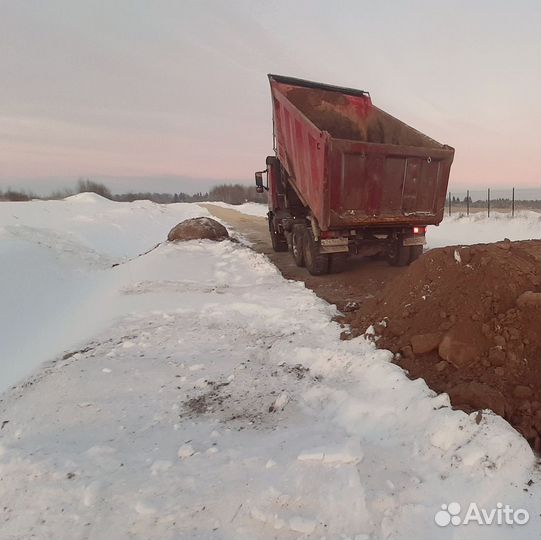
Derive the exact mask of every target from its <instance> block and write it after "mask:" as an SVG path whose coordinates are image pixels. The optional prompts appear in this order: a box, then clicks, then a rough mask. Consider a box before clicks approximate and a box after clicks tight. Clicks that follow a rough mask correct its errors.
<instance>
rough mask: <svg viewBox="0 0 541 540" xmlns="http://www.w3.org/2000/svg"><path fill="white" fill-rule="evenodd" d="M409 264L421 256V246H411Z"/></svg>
mask: <svg viewBox="0 0 541 540" xmlns="http://www.w3.org/2000/svg"><path fill="white" fill-rule="evenodd" d="M410 250H411V255H410V262H413V261H416V260H417V259H418V258H419V257H420V256H421V255H422V254H423V246H411V248H410Z"/></svg>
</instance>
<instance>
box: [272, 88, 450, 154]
mask: <svg viewBox="0 0 541 540" xmlns="http://www.w3.org/2000/svg"><path fill="white" fill-rule="evenodd" d="M282 91H283V92H284V94H285V95H286V96H287V98H288V99H289V101H291V103H293V105H295V107H297V109H299V110H300V111H301V112H302V113H303V114H304V115H305V116H306V117H307V118H308V119H309V120H310V121H311V122H312V123H313V124H315V125H316V126H317V127H318V128H319V129H321V130H323V131H328V132H329V133H330V135H331V136H332V137H334V138H336V139H349V140H355V141H364V142H369V143H378V144H395V145H404V146H420V147H424V148H441V144H439V143H437V142H436V141H434V140H432V139H431V138H430V137H427V136H426V135H423V134H422V133H420V132H418V131H417V130H415V129H413V128H412V127H410V126H408V125H407V124H405V123H404V122H401V121H400V120H397V119H396V118H394V117H393V116H391V115H390V114H387V113H386V112H384V111H382V110H381V109H378V108H377V107H375V106H374V105H372V104H371V103H370V101H369V100H367V98H366V97H364V96H354V95H347V94H340V93H337V92H331V91H328V90H314V89H309V90H307V89H306V88H299V87H291V86H287V85H283V86H282Z"/></svg>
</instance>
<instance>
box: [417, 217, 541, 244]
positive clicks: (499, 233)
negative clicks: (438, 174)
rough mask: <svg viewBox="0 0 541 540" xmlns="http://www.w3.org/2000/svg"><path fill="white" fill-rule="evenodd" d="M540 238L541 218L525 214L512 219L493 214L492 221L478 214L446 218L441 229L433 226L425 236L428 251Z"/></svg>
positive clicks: (440, 226)
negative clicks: (462, 245)
mask: <svg viewBox="0 0 541 540" xmlns="http://www.w3.org/2000/svg"><path fill="white" fill-rule="evenodd" d="M505 238H509V240H531V239H534V238H541V214H540V213H538V212H531V211H528V210H522V211H520V212H517V213H516V214H515V217H511V214H510V213H509V212H507V213H505V212H493V213H491V215H490V217H487V216H486V214H484V213H482V212H479V213H476V214H470V216H465V215H461V214H458V215H455V216H453V215H452V216H445V218H444V219H443V221H442V223H441V224H440V225H439V226H438V227H434V226H430V227H428V231H427V233H426V239H427V244H428V247H429V248H436V247H443V246H450V245H457V244H464V245H470V244H477V243H488V242H499V241H501V240H504V239H505Z"/></svg>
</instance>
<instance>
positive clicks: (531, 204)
mask: <svg viewBox="0 0 541 540" xmlns="http://www.w3.org/2000/svg"><path fill="white" fill-rule="evenodd" d="M468 199H469V200H468ZM468 203H469V206H470V208H486V206H487V201H486V200H476V201H473V200H472V198H471V197H464V198H463V199H461V198H460V197H455V196H454V195H453V196H451V204H452V205H454V206H462V205H463V206H466V205H467V204H468ZM511 204H512V201H511V199H509V198H504V197H498V198H496V199H490V206H491V208H494V209H508V208H511ZM515 208H527V209H530V210H541V201H539V200H520V199H515Z"/></svg>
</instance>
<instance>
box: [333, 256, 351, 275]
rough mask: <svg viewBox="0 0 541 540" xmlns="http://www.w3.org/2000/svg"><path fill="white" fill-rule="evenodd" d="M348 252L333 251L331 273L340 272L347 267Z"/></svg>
mask: <svg viewBox="0 0 541 540" xmlns="http://www.w3.org/2000/svg"><path fill="white" fill-rule="evenodd" d="M347 260H348V254H347V253H331V255H330V261H329V273H330V274H339V273H340V272H343V271H344V270H345V269H346V261H347Z"/></svg>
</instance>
